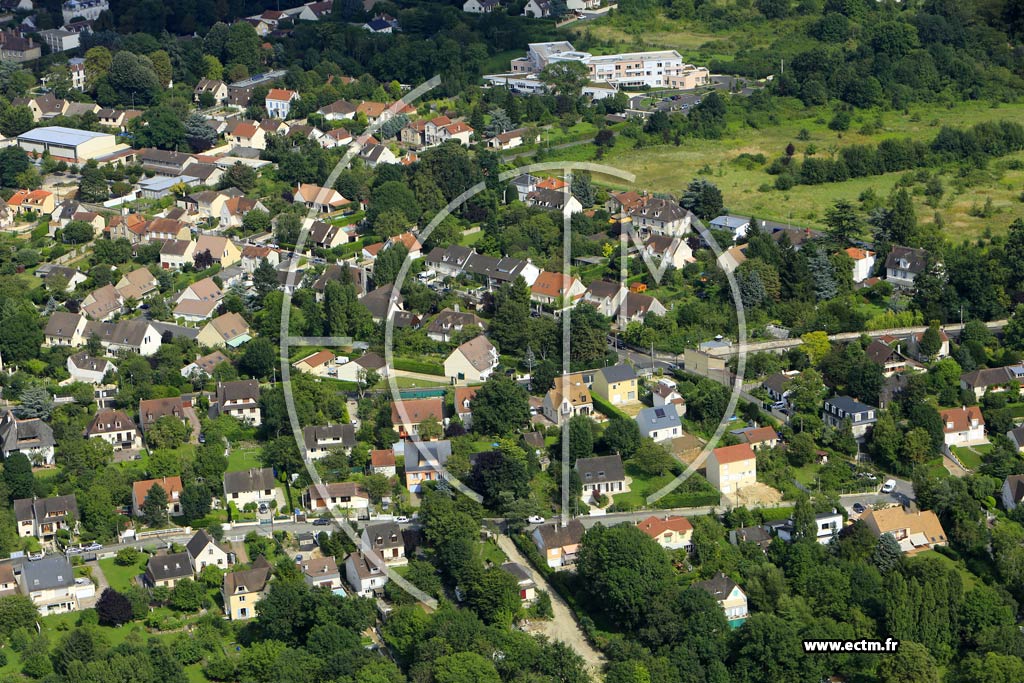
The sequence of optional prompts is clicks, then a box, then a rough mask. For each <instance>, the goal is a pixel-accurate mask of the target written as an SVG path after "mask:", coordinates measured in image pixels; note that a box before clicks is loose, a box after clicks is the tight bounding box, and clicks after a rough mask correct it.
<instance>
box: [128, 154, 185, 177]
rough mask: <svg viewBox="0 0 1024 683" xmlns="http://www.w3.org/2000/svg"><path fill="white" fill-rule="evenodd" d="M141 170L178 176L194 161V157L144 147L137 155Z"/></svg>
mask: <svg viewBox="0 0 1024 683" xmlns="http://www.w3.org/2000/svg"><path fill="white" fill-rule="evenodd" d="M138 157H139V163H141V164H142V168H143V170H145V171H149V172H150V173H155V174H156V175H162V176H170V177H175V176H180V175H182V174H183V173H185V167H186V166H188V165H189V164H191V163H193V162H194V161H195V157H194V156H192V155H191V154H185V153H184V152H175V151H170V150H164V149H154V148H152V147H144V148H143V149H140V150H139V153H138Z"/></svg>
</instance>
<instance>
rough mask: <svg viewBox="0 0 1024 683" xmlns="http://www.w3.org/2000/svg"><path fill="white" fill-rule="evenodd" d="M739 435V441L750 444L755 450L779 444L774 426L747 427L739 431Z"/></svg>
mask: <svg viewBox="0 0 1024 683" xmlns="http://www.w3.org/2000/svg"><path fill="white" fill-rule="evenodd" d="M739 437H740V441H742V442H743V443H747V444H750V447H751V448H753V449H754V450H755V451H759V450H761V449H762V448H775V447H776V446H778V445H779V434H778V432H776V431H775V428H774V427H748V428H747V429H744V430H743V431H741V432H740V433H739Z"/></svg>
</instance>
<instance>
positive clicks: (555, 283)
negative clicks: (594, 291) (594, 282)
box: [530, 271, 587, 314]
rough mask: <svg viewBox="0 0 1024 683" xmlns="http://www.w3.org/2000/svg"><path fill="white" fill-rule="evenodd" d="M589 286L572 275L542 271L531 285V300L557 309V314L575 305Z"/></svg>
mask: <svg viewBox="0 0 1024 683" xmlns="http://www.w3.org/2000/svg"><path fill="white" fill-rule="evenodd" d="M586 291H587V288H586V287H584V286H583V283H582V282H580V280H579V279H578V278H576V277H573V276H572V275H565V274H563V273H555V272H552V271H542V272H541V273H540V274H539V275H538V276H537V279H536V280H535V281H534V283H533V285H532V286H531V287H530V300H531V301H533V302H536V303H538V304H540V305H541V306H548V307H552V308H554V309H555V312H556V314H558V313H560V312H561V311H563V310H565V309H566V308H571V307H572V306H575V305H576V303H577V302H578V301H579V300H580V299H582V298H583V294H584V293H585V292H586Z"/></svg>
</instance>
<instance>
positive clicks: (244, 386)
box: [217, 379, 263, 427]
mask: <svg viewBox="0 0 1024 683" xmlns="http://www.w3.org/2000/svg"><path fill="white" fill-rule="evenodd" d="M217 414H218V415H228V416H230V417H233V418H235V419H236V420H241V421H242V422H245V423H246V424H248V425H251V426H253V427H259V426H260V425H261V424H262V423H263V421H262V412H261V411H260V383H259V382H257V381H256V380H254V379H241V380H235V381H233V382H218V383H217Z"/></svg>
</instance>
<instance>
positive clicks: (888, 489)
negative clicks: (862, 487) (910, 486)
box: [882, 479, 896, 493]
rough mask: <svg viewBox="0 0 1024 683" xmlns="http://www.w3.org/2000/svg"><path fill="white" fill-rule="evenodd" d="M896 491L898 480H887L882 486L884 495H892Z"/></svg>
mask: <svg viewBox="0 0 1024 683" xmlns="http://www.w3.org/2000/svg"><path fill="white" fill-rule="evenodd" d="M895 490H896V480H895V479H886V480H885V483H884V484H882V493H892V492H893V491H895Z"/></svg>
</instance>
